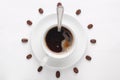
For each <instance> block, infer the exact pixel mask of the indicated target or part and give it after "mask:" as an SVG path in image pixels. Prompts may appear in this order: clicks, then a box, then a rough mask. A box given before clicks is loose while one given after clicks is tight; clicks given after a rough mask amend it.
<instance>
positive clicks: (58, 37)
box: [45, 26, 73, 53]
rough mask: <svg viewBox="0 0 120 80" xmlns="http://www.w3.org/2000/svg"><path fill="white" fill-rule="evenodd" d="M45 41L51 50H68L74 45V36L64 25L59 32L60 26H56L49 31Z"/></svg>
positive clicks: (57, 51) (58, 51)
mask: <svg viewBox="0 0 120 80" xmlns="http://www.w3.org/2000/svg"><path fill="white" fill-rule="evenodd" d="M45 42H46V45H47V47H48V48H49V49H50V50H51V51H53V52H56V53H60V52H64V51H66V50H68V48H69V47H70V46H71V45H72V42H73V36H72V34H71V32H70V31H69V30H68V29H67V28H65V27H63V26H62V27H61V31H60V32H58V28H57V26H55V27H53V28H52V29H50V30H49V31H48V32H47V34H46V37H45Z"/></svg>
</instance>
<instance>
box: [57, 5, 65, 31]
mask: <svg viewBox="0 0 120 80" xmlns="http://www.w3.org/2000/svg"><path fill="white" fill-rule="evenodd" d="M63 12H64V8H63V6H62V5H60V6H58V7H57V21H58V25H57V26H58V32H60V31H61V25H62V17H63Z"/></svg>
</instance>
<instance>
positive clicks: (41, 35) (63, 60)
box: [31, 14, 87, 68]
mask: <svg viewBox="0 0 120 80" xmlns="http://www.w3.org/2000/svg"><path fill="white" fill-rule="evenodd" d="M56 16H57V15H56V14H50V15H48V16H46V17H45V18H43V19H42V20H40V22H39V23H38V25H37V26H35V27H34V29H33V31H32V35H31V48H32V51H33V53H34V55H35V58H36V59H37V61H38V63H39V64H40V65H43V66H47V67H53V68H67V67H70V66H72V65H74V64H75V63H76V62H77V61H79V60H80V59H81V57H82V56H83V54H84V52H85V49H86V47H87V35H86V33H85V31H84V29H83V27H82V26H81V25H80V23H79V21H78V20H77V19H75V18H74V17H73V16H70V15H68V14H64V15H63V23H62V24H63V26H64V27H65V28H67V29H68V30H69V31H70V32H71V33H72V35H73V44H72V45H71V48H70V49H68V51H65V52H61V53H60V54H56V53H55V52H53V51H51V50H50V49H48V47H47V46H46V42H45V36H46V33H47V32H48V30H50V29H51V28H52V27H54V26H56V24H55V23H57V22H56V21H57V20H56Z"/></svg>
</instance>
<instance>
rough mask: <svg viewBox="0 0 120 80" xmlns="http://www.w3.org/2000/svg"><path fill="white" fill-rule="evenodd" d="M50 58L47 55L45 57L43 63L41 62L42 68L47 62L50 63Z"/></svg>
mask: <svg viewBox="0 0 120 80" xmlns="http://www.w3.org/2000/svg"><path fill="white" fill-rule="evenodd" d="M48 59H49V57H48V56H47V55H46V56H44V57H43V59H42V61H41V66H45V65H46V63H47V61H48Z"/></svg>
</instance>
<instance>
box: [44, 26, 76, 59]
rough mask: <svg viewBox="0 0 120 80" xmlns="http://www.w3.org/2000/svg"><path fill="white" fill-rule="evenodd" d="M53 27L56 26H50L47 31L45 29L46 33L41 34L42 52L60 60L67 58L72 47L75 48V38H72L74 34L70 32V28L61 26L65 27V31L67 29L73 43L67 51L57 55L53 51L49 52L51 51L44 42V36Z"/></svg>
mask: <svg viewBox="0 0 120 80" xmlns="http://www.w3.org/2000/svg"><path fill="white" fill-rule="evenodd" d="M55 26H57V24H53V25H51V26H50V27H49V28H48V29H46V31H45V32H44V33H43V36H42V47H43V50H44V51H45V52H46V54H47V55H48V56H49V57H52V58H57V59H61V58H65V57H67V56H69V55H70V54H71V53H72V52H73V50H74V47H75V38H74V37H75V36H74V35H75V34H74V32H73V31H72V29H71V28H70V27H68V26H67V25H64V24H62V26H63V27H65V28H66V29H68V30H69V31H70V32H71V34H72V36H73V42H72V45H71V47H70V48H69V50H68V51H65V52H59V54H58V53H57V52H53V51H51V50H50V49H49V48H48V47H47V44H46V42H45V36H46V34H47V32H48V31H49V30H50V29H52V28H54V27H55Z"/></svg>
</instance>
